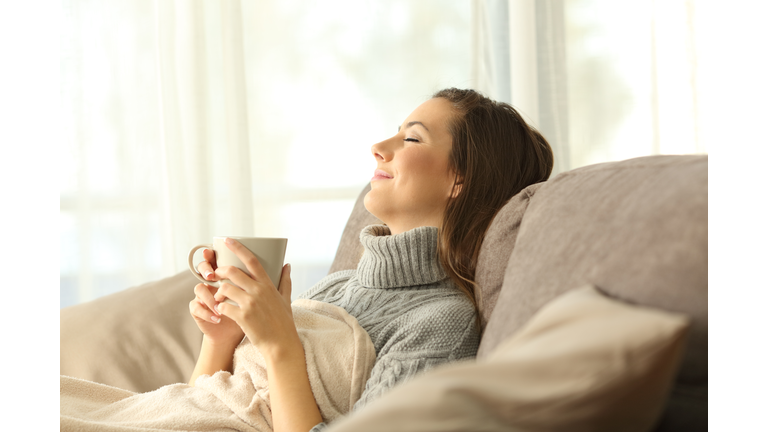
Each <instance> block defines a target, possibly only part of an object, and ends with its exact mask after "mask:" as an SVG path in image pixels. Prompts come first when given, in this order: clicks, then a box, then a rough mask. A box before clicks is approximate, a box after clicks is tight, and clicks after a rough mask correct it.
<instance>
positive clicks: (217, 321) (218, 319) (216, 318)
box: [211, 315, 221, 324]
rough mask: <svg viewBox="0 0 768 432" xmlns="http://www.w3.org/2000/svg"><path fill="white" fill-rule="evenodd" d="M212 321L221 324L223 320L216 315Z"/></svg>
mask: <svg viewBox="0 0 768 432" xmlns="http://www.w3.org/2000/svg"><path fill="white" fill-rule="evenodd" d="M211 321H213V322H215V323H217V324H218V323H219V322H221V318H219V317H217V316H216V315H214V316H212V317H211Z"/></svg>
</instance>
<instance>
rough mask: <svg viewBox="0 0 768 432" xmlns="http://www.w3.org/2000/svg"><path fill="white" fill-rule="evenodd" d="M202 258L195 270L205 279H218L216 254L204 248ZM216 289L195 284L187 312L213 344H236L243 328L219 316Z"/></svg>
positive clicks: (240, 338)
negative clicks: (215, 296)
mask: <svg viewBox="0 0 768 432" xmlns="http://www.w3.org/2000/svg"><path fill="white" fill-rule="evenodd" d="M203 258H205V261H203V262H201V263H200V264H198V265H197V270H198V271H199V272H200V274H201V275H203V277H205V279H208V280H210V281H217V280H219V278H217V277H216V274H215V273H214V270H215V269H216V255H215V254H214V253H213V251H211V250H208V249H205V250H203ZM216 291H218V288H216V287H214V286H211V285H207V284H202V283H200V284H197V285H196V286H195V298H194V299H193V300H192V301H191V302H189V313H190V314H191V315H192V318H194V319H195V323H197V327H198V328H200V331H202V332H203V334H204V335H205V336H206V337H207V339H208V341H209V342H211V343H212V344H214V345H221V344H226V345H229V346H231V345H237V344H238V343H240V341H241V340H243V336H244V333H243V330H242V329H241V328H240V326H239V325H237V323H236V322H234V321H233V320H232V319H231V318H228V317H225V316H221V314H220V313H219V312H218V311H217V310H216V309H217V305H218V302H217V301H216V300H214V299H213V295H214V294H216Z"/></svg>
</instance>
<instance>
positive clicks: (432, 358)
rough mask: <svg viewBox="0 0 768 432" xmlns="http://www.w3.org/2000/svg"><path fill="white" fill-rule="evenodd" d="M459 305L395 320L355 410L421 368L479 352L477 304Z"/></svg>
mask: <svg viewBox="0 0 768 432" xmlns="http://www.w3.org/2000/svg"><path fill="white" fill-rule="evenodd" d="M451 306H453V305H451ZM456 306H458V307H456ZM456 306H453V307H447V308H446V307H443V308H438V309H437V310H435V308H427V310H422V311H417V312H416V313H415V314H408V315H406V316H404V317H401V319H398V320H395V321H394V322H393V323H392V328H393V331H391V332H390V336H389V340H388V341H387V343H386V344H385V345H384V348H382V349H381V351H380V352H379V354H378V356H377V359H376V363H375V364H374V366H373V369H372V370H371V376H370V378H369V379H368V381H367V382H366V385H365V390H364V391H363V394H362V395H361V397H360V399H359V400H358V401H357V402H356V403H355V405H354V407H353V411H356V410H359V409H360V408H362V407H363V406H365V405H367V404H368V403H370V402H371V401H373V400H375V399H378V398H379V397H381V396H382V395H383V394H385V393H386V392H387V391H389V390H390V389H392V388H393V387H394V386H396V385H397V384H400V383H402V382H405V381H407V380H409V379H411V378H413V377H414V376H417V375H419V374H420V373H422V372H425V371H427V370H429V369H432V368H434V367H437V366H439V365H442V364H444V363H448V362H451V361H456V360H461V359H466V358H472V357H474V356H475V355H476V354H477V348H478V345H479V343H480V334H479V331H478V329H477V326H476V325H475V312H474V308H471V309H468V308H466V307H461V306H462V305H456Z"/></svg>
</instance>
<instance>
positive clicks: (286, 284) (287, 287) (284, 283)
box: [278, 264, 293, 304]
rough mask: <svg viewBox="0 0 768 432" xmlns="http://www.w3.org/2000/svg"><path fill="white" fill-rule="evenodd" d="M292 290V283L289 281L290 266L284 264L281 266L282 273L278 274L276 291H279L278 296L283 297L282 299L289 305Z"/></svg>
mask: <svg viewBox="0 0 768 432" xmlns="http://www.w3.org/2000/svg"><path fill="white" fill-rule="evenodd" d="M292 289H293V282H292V281H291V265H290V264H286V265H284V266H283V271H282V273H281V274H280V287H279V288H278V291H280V295H282V296H283V299H284V300H285V301H286V302H287V303H288V304H291V290H292Z"/></svg>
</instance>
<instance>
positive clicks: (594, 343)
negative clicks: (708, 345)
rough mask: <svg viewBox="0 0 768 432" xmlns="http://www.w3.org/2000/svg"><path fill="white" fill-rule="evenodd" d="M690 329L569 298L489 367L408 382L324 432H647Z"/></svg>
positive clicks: (679, 322)
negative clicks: (470, 431)
mask: <svg viewBox="0 0 768 432" xmlns="http://www.w3.org/2000/svg"><path fill="white" fill-rule="evenodd" d="M688 327H689V319H688V318H687V317H686V316H684V315H681V314H676V313H669V312H665V311H662V310H657V309H651V308H646V307H638V306H632V305H629V304H626V303H622V302H620V301H617V300H613V299H610V298H608V297H605V296H604V295H602V294H600V293H599V292H598V291H597V290H596V289H595V288H594V287H592V286H585V287H583V288H580V289H576V290H571V291H569V292H566V293H565V294H563V295H561V296H560V297H558V298H556V299H554V300H553V301H552V302H550V303H549V304H547V305H545V306H544V307H543V308H542V309H541V310H540V311H539V312H538V313H537V314H536V315H535V316H534V317H533V318H532V319H531V320H530V321H529V322H528V323H527V324H526V325H525V326H524V327H523V328H521V329H520V331H519V332H518V333H516V334H514V335H512V336H510V338H508V339H507V340H506V341H504V342H503V343H501V344H500V345H499V346H498V347H497V348H496V349H495V350H494V351H493V352H492V353H491V354H490V355H489V356H487V357H486V358H484V359H482V360H472V361H466V362H462V363H457V364H452V365H447V366H444V367H441V368H437V369H435V370H433V371H430V372H427V373H425V374H424V375H422V376H420V377H417V378H414V379H413V380H411V381H410V382H407V383H404V384H403V385H401V386H399V387H397V388H395V389H393V390H392V391H390V392H389V393H387V394H386V395H384V396H383V397H382V398H381V399H379V400H377V401H375V402H373V403H371V404H370V405H368V406H367V407H365V408H363V409H361V410H360V411H358V412H355V413H353V414H351V415H350V416H349V417H347V418H344V419H341V420H339V421H338V422H336V423H334V424H332V425H330V428H329V429H328V432H347V431H359V430H366V431H393V430H397V431H421V432H424V431H465V430H473V431H569V432H574V431H577V432H578V431H611V432H616V431H647V430H650V428H651V427H652V426H653V425H654V424H655V422H656V421H657V420H658V417H659V415H660V413H661V412H662V408H663V407H664V404H665V402H666V398H667V395H668V393H669V389H670V387H671V383H672V380H673V378H674V376H675V373H676V372H677V368H678V365H679V362H680V357H681V354H682V352H683V348H684V341H685V336H686V334H687V330H688Z"/></svg>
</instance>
